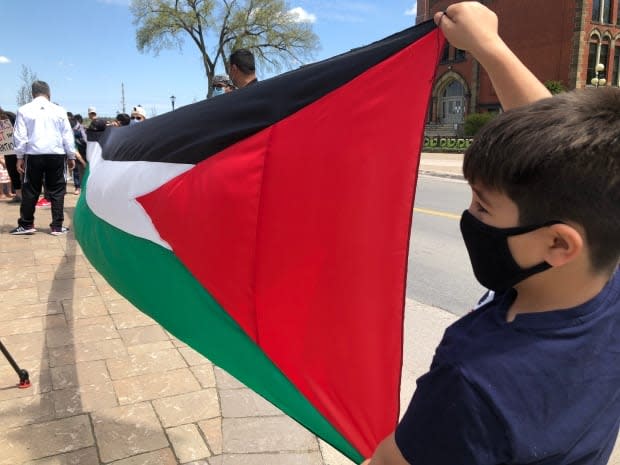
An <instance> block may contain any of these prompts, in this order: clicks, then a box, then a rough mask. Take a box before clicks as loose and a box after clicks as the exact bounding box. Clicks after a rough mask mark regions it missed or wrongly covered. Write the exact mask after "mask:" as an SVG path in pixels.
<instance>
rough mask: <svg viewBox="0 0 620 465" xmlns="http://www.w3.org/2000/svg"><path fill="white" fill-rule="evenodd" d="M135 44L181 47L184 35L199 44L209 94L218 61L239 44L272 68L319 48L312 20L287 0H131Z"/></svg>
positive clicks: (140, 46) (152, 47) (287, 64)
mask: <svg viewBox="0 0 620 465" xmlns="http://www.w3.org/2000/svg"><path fill="white" fill-rule="evenodd" d="M131 12H132V14H133V17H134V24H135V25H136V26H138V28H137V31H136V43H137V46H138V50H140V51H141V52H144V51H152V52H154V53H155V54H157V53H159V52H160V51H161V50H163V49H165V48H170V47H173V46H175V45H178V46H180V45H181V44H182V42H183V39H184V38H187V37H189V38H190V40H191V41H192V42H193V43H194V44H195V45H196V47H198V50H199V51H200V54H201V57H202V63H203V67H204V71H205V76H206V78H207V82H208V95H209V96H210V95H211V92H212V89H211V83H212V81H213V76H214V75H215V69H216V67H217V65H218V64H219V63H220V61H222V62H223V64H224V67H225V69H226V70H228V62H227V59H228V56H229V55H230V52H232V51H233V50H236V49H238V48H248V49H250V50H252V51H253V52H254V54H255V55H256V58H257V60H258V62H259V63H260V64H261V65H262V66H264V67H266V68H267V69H269V70H279V69H281V68H282V67H290V66H291V65H292V64H295V65H298V64H302V63H303V62H304V60H305V59H308V58H310V57H311V56H312V53H313V52H314V51H315V50H316V49H317V48H318V42H319V40H318V37H317V36H316V34H315V33H314V32H313V31H312V25H311V24H310V23H309V22H306V21H305V20H304V18H303V17H302V16H301V15H300V14H299V13H298V11H295V10H291V9H289V8H288V5H287V3H286V1H285V0H132V1H131Z"/></svg>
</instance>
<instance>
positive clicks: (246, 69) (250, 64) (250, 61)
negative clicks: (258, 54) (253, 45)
mask: <svg viewBox="0 0 620 465" xmlns="http://www.w3.org/2000/svg"><path fill="white" fill-rule="evenodd" d="M229 61H230V64H231V65H237V68H239V69H240V70H241V72H242V73H243V74H252V73H253V72H254V71H256V65H255V63H254V54H253V53H252V52H250V51H249V50H248V49H245V48H240V49H239V50H235V51H234V52H232V53H231V54H230V60H229Z"/></svg>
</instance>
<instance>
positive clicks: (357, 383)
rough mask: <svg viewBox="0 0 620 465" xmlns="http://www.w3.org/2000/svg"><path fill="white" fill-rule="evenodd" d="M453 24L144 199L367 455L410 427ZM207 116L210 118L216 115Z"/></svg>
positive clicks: (165, 232) (242, 321)
mask: <svg viewBox="0 0 620 465" xmlns="http://www.w3.org/2000/svg"><path fill="white" fill-rule="evenodd" d="M442 46H443V42H442V39H440V38H439V35H438V33H432V34H429V35H427V36H425V37H423V38H422V39H421V40H419V41H418V42H416V43H414V44H412V45H411V46H409V47H407V48H406V49H404V50H403V51H401V52H399V53H398V54H396V55H394V56H392V57H391V58H389V59H387V60H385V61H384V62H382V63H380V64H379V65H377V66H375V67H373V68H371V69H369V70H368V71H366V72H365V73H363V74H361V75H360V76H358V77H357V78H355V79H354V80H353V81H351V82H349V83H348V84H346V85H344V86H342V87H340V88H338V89H336V90H335V91H333V92H331V93H329V94H327V95H326V96H324V97H323V98H321V99H319V100H318V101H316V102H314V103H312V104H310V105H308V106H307V107H305V108H304V109H302V110H301V111H298V112H297V113H294V114H293V115H291V116H289V117H287V118H285V119H283V120H281V121H280V122H278V123H276V124H274V125H272V126H270V127H268V128H266V129H265V130H263V131H261V132H259V133H258V134H255V135H254V136H252V137H249V138H248V139H245V140H243V141H241V142H239V143H237V144H235V145H233V146H230V147H228V148H227V149H225V150H223V151H222V152H220V153H219V154H217V155H215V156H213V157H210V158H208V159H206V160H205V161H203V162H201V163H200V164H198V165H196V167H195V168H194V169H192V170H190V171H188V172H187V173H185V174H183V175H181V176H179V177H178V178H175V179H174V180H172V181H170V182H168V183H167V184H165V185H164V186H162V187H161V188H159V189H158V190H156V191H154V192H152V193H150V194H148V195H145V196H143V197H141V198H140V199H139V201H140V203H141V204H142V205H143V206H144V208H145V209H146V211H147V212H148V214H149V215H150V217H151V218H152V221H153V223H154V225H155V227H156V228H157V230H158V231H159V233H160V235H161V237H162V238H163V239H164V240H166V241H167V242H168V243H169V244H170V245H171V247H172V249H173V251H174V253H175V254H176V255H177V256H178V257H179V259H180V260H181V261H182V262H183V263H184V264H185V265H186V266H187V268H188V269H189V270H190V271H191V272H192V274H193V275H194V276H195V277H196V279H198V280H199V281H200V282H201V283H202V284H203V285H204V286H205V288H206V289H207V290H208V291H209V292H210V293H211V294H212V295H213V296H214V297H215V298H216V299H217V300H218V302H219V303H220V305H221V306H222V307H223V308H225V309H226V310H227V311H228V312H229V313H230V315H231V316H232V317H233V318H234V319H235V320H236V321H237V322H238V323H239V325H240V326H241V327H242V328H243V329H244V330H245V331H246V332H247V334H248V335H249V336H250V337H252V338H253V339H254V340H255V341H256V343H257V344H258V345H259V346H260V347H261V348H262V349H263V350H264V351H265V353H266V354H267V355H268V356H269V357H270V358H271V359H272V360H273V361H274V363H275V364H276V365H277V366H278V367H279V368H280V369H281V370H282V371H283V373H284V374H285V375H286V376H287V377H288V378H289V379H290V380H291V381H292V382H293V384H294V385H295V386H297V387H298V389H300V390H301V391H302V392H303V394H304V395H305V396H306V397H307V398H308V399H309V400H310V401H311V403H312V404H313V405H314V406H315V407H316V408H317V409H318V410H319V411H320V412H322V413H323V414H324V415H325V416H326V418H328V420H329V421H330V422H331V423H332V424H333V425H334V426H335V427H336V428H337V429H338V430H339V431H340V432H341V433H342V434H343V435H344V436H345V437H347V438H348V439H349V440H350V441H351V442H352V443H353V444H354V445H355V446H356V447H357V448H358V449H359V450H360V452H361V453H362V454H364V455H370V454H371V453H372V451H373V449H374V447H375V446H376V444H377V443H378V442H379V441H380V440H381V439H383V437H385V436H387V435H388V434H389V433H390V432H391V431H392V430H393V428H394V427H395V425H396V422H397V419H398V410H399V409H398V402H399V383H400V370H401V363H402V319H403V305H404V295H405V277H406V264H407V256H408V243H409V232H410V222H411V213H412V208H413V196H414V186H415V183H416V178H417V165H418V161H419V151H420V144H421V140H422V133H423V127H424V119H425V114H426V109H427V104H428V96H429V90H430V86H431V84H432V81H433V77H434V71H435V65H436V60H437V55H438V50H441V47H442ZM205 130H208V128H206V129H205Z"/></svg>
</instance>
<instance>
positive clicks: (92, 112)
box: [87, 106, 97, 127]
mask: <svg viewBox="0 0 620 465" xmlns="http://www.w3.org/2000/svg"><path fill="white" fill-rule="evenodd" d="M87 114H88V119H89V120H90V122H89V123H88V126H89V127H90V125H91V124H93V122H94V121H95V120H96V119H97V109H96V108H95V107H93V106H90V107H88V110H87Z"/></svg>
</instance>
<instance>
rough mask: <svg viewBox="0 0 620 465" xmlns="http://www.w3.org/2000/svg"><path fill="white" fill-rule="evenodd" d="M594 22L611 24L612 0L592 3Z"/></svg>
mask: <svg viewBox="0 0 620 465" xmlns="http://www.w3.org/2000/svg"><path fill="white" fill-rule="evenodd" d="M592 21H596V22H601V23H607V24H610V23H611V0H593V1H592Z"/></svg>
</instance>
